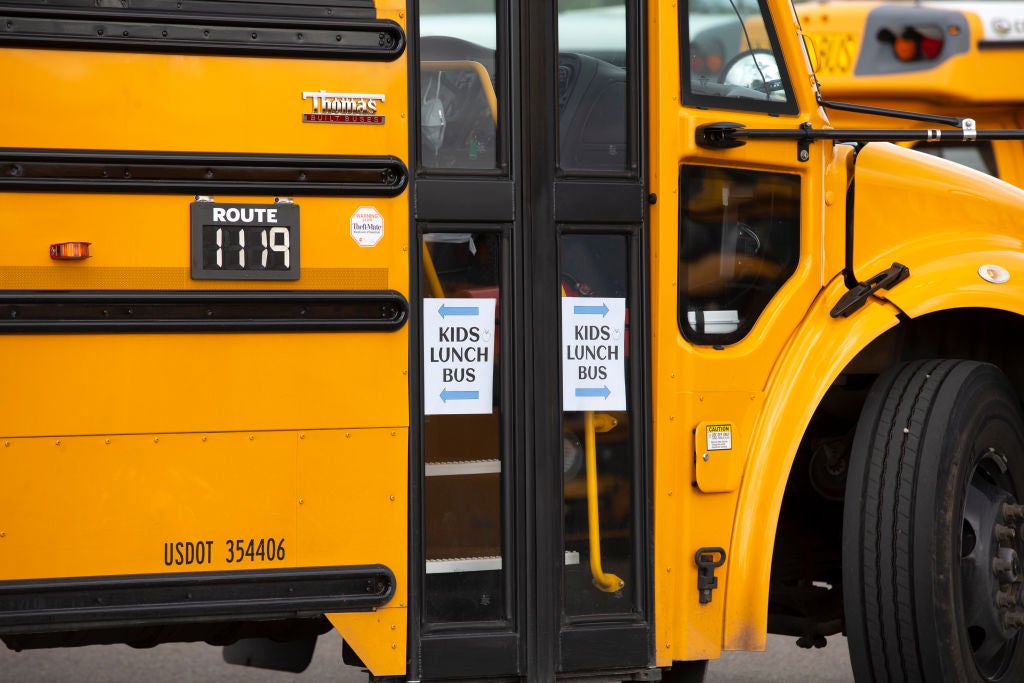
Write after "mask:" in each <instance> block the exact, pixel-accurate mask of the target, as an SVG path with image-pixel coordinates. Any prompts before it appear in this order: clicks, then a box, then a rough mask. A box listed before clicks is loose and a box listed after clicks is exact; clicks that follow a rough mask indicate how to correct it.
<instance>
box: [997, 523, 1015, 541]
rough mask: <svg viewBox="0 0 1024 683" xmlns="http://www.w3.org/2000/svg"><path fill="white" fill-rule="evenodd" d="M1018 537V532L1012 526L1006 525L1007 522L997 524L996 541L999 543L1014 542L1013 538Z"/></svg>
mask: <svg viewBox="0 0 1024 683" xmlns="http://www.w3.org/2000/svg"><path fill="white" fill-rule="evenodd" d="M1016 537H1017V532H1016V531H1015V530H1014V528H1013V527H1012V526H1006V525H1005V524H996V541H998V542H999V543H1013V540H1014V539H1015V538H1016Z"/></svg>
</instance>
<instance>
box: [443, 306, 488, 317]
mask: <svg viewBox="0 0 1024 683" xmlns="http://www.w3.org/2000/svg"><path fill="white" fill-rule="evenodd" d="M437 312H438V313H440V314H441V317H442V318H444V317H446V316H449V315H480V307H479V306H445V305H444V304H441V308H439V309H437Z"/></svg>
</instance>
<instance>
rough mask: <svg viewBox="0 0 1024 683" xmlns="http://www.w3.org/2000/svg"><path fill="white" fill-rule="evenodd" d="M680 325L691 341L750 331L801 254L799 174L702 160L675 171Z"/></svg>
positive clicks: (728, 338)
mask: <svg viewBox="0 0 1024 683" xmlns="http://www.w3.org/2000/svg"><path fill="white" fill-rule="evenodd" d="M679 195H680V200H681V202H680V214H681V215H680V220H679V326H680V329H681V330H682V333H683V336H684V337H686V338H687V339H689V340H690V341H692V342H694V343H697V344H731V343H733V342H736V341H739V340H740V339H742V338H743V337H744V336H746V334H747V333H748V332H749V331H750V329H751V328H752V327H753V326H754V323H755V322H756V321H757V319H758V317H759V316H760V315H761V312H762V311H763V310H764V309H765V307H766V306H767V305H768V302H769V301H771V299H772V297H773V296H775V293H776V292H777V291H779V288H780V287H781V286H782V284H783V283H784V282H785V281H786V280H788V279H789V277H790V276H791V275H792V274H793V272H794V271H795V270H796V264H797V261H798V260H799V258H800V178H799V176H796V175H788V174H784V173H765V172H760V171H744V170H739V169H728V168H717V167H707V166H683V167H681V169H680V173H679Z"/></svg>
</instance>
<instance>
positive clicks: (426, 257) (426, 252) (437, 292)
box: [423, 240, 444, 299]
mask: <svg viewBox="0 0 1024 683" xmlns="http://www.w3.org/2000/svg"><path fill="white" fill-rule="evenodd" d="M423 272H424V274H426V276H427V284H428V285H430V292H431V294H433V295H434V296H435V297H436V298H438V299H443V298H444V287H442V286H441V279H440V278H439V277H437V269H436V268H434V259H433V257H431V255H430V249H428V248H427V241H426V240H423Z"/></svg>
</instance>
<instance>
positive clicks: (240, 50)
mask: <svg viewBox="0 0 1024 683" xmlns="http://www.w3.org/2000/svg"><path fill="white" fill-rule="evenodd" d="M96 4H99V3H92V2H90V3H88V4H87V3H84V2H71V1H69V0H63V2H61V1H59V0H58V2H54V3H48V4H42V3H39V2H33V3H27V2H6V3H0V46H4V47H27V48H46V49H64V50H104V51H109V52H143V53H157V54H203V55H239V56H250V57H251V56H258V57H287V58H306V59H334V60H337V59H351V60H356V59H358V60H375V61H393V60H395V59H398V58H399V57H400V56H401V55H402V53H403V52H404V51H405V47H406V38H405V32H404V31H403V30H402V27H401V26H399V25H398V24H397V23H395V22H393V21H389V20H378V19H376V18H375V11H374V9H373V7H372V5H370V6H366V3H362V5H363V6H362V7H355V6H351V5H352V3H346V4H347V5H350V6H349V7H330V6H329V5H330V3H318V5H319V6H314V5H306V4H303V3H290V4H285V3H255V2H249V3H242V2H223V1H221V2H194V1H191V2H187V1H186V2H167V1H164V2H160V1H154V0H148V1H146V0H143V1H142V2H132V3H131V4H128V3H124V4H117V5H113V6H111V4H110V3H103V4H104V6H103V7H96V6H95V5H96Z"/></svg>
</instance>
